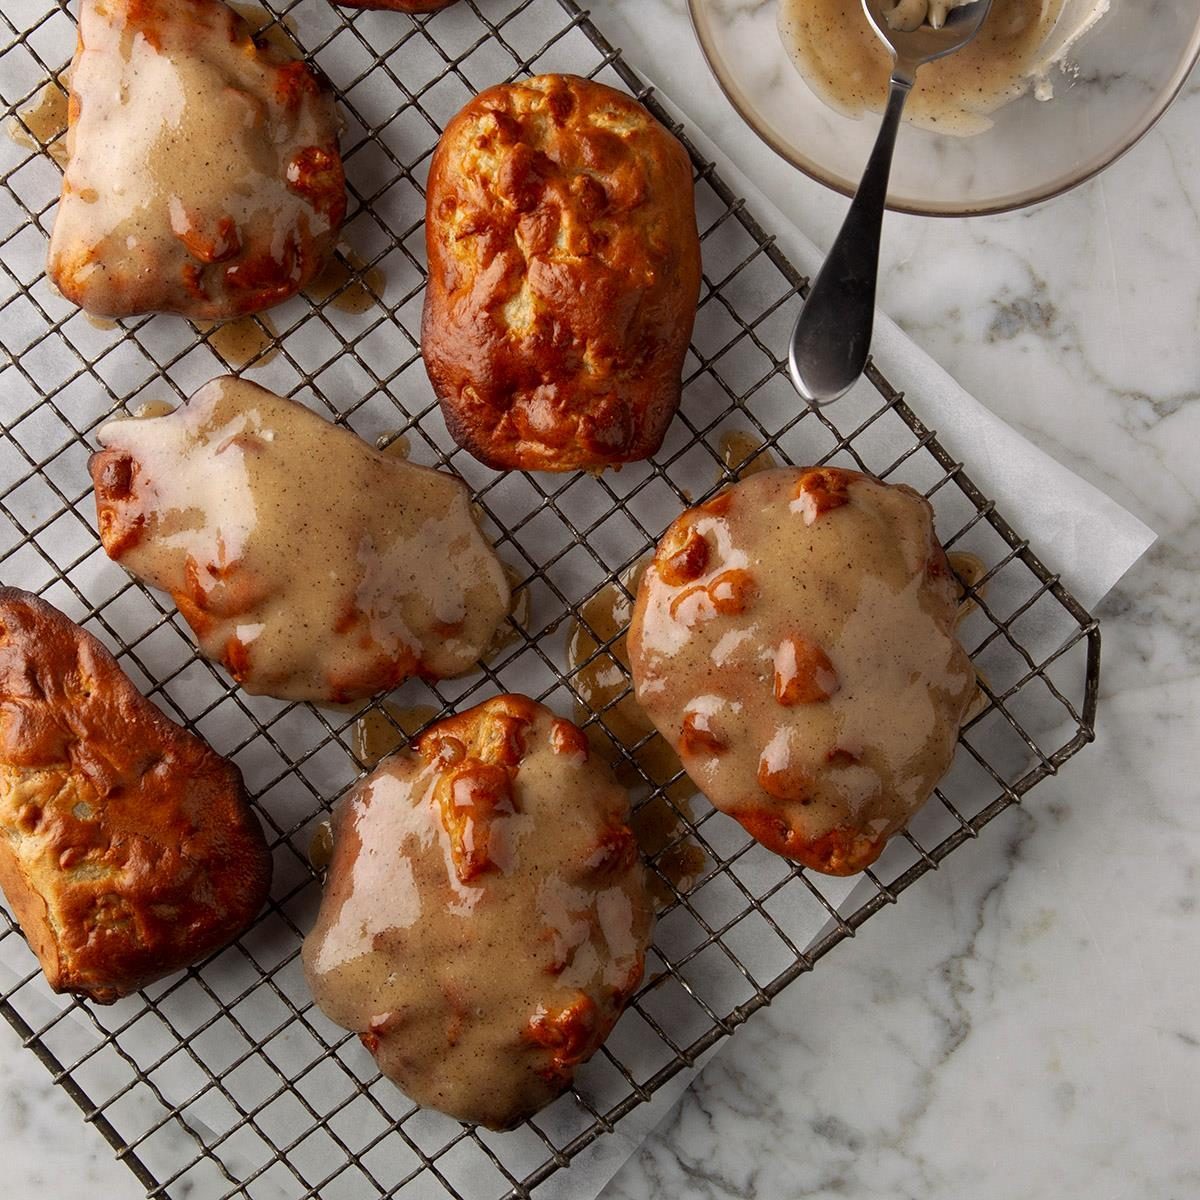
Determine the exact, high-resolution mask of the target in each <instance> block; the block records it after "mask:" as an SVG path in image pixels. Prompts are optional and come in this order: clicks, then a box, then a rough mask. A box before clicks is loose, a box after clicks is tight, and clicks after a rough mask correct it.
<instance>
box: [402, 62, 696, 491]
mask: <svg viewBox="0 0 1200 1200" xmlns="http://www.w3.org/2000/svg"><path fill="white" fill-rule="evenodd" d="M425 234H426V242H427V245H428V251H429V282H428V286H427V288H426V293H425V313H424V321H423V325H422V333H421V349H422V353H423V354H424V357H425V365H426V368H427V369H428V372H429V377H430V379H431V380H432V381H433V385H434V389H435V391H436V392H437V395H438V397H439V399H440V400H441V403H442V411H443V413H444V414H445V417H446V423H447V425H448V426H449V429H450V432H451V434H452V435H453V437H454V438H455V440H456V441H457V442H458V443H459V445H461V446H464V447H465V448H466V449H467V450H469V451H470V452H471V453H472V454H474V455H475V457H476V458H478V459H480V460H481V461H482V462H484V463H486V464H488V465H490V466H493V467H498V468H518V469H523V470H536V471H570V470H575V469H577V468H600V467H604V466H609V465H616V464H620V463H623V462H631V461H635V460H637V459H642V458H647V457H649V456H650V455H652V454H653V453H654V452H655V451H656V450H657V449H658V448H659V446H660V445H661V443H662V440H663V437H664V435H665V433H666V430H667V426H668V425H669V424H670V422H671V418H672V417H673V416H674V414H675V411H676V409H677V408H678V407H679V399H680V390H681V384H680V377H681V372H682V369H683V361H684V355H685V354H686V352H687V347H688V340H689V338H690V336H691V331H692V324H693V322H694V320H695V315H696V305H697V300H698V296H699V290H700V243H699V238H698V236H697V232H696V213H695V199H694V189H693V185H692V169H691V163H690V162H689V160H688V156H687V153H686V152H685V151H684V149H683V146H682V145H681V144H680V143H679V141H678V140H677V139H676V138H674V137H673V136H672V135H671V134H670V133H669V132H668V131H667V130H666V129H665V128H663V126H662V125H660V124H659V123H658V122H657V121H656V120H655V119H654V118H653V117H652V116H651V115H650V113H649V112H647V111H646V109H645V108H644V107H643V106H642V105H640V104H638V103H637V102H636V101H635V100H633V99H631V98H630V97H629V96H627V95H625V94H624V93H622V92H618V91H616V90H615V89H613V88H610V87H606V86H605V85H603V84H599V83H595V82H592V81H590V80H586V79H579V78H576V77H574V76H570V75H541V76H537V77H535V78H532V79H525V80H522V81H520V82H519V83H510V84H502V85H500V86H498V87H493V88H489V89H488V90H487V91H485V92H482V93H480V94H479V95H478V96H477V97H476V98H475V99H474V100H472V101H471V102H470V103H469V104H467V106H466V107H465V108H464V109H463V110H462V111H461V112H460V113H459V114H458V115H457V116H456V117H455V118H454V119H453V120H452V121H451V122H450V124H449V125H448V126H447V127H446V131H445V133H444V134H443V136H442V139H441V142H440V143H439V144H438V148H437V151H436V152H435V154H434V157H433V162H432V165H431V168H430V173H429V186H428V190H427V211H426V223H425Z"/></svg>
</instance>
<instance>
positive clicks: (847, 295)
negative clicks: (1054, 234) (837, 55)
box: [789, 70, 913, 404]
mask: <svg viewBox="0 0 1200 1200" xmlns="http://www.w3.org/2000/svg"><path fill="white" fill-rule="evenodd" d="M912 85H913V80H912V74H911V72H904V71H899V70H898V71H897V72H896V73H895V74H894V75H893V76H892V83H891V90H890V91H889V93H888V102H887V108H886V109H885V110H884V114H883V124H882V125H881V126H880V129H879V136H878V137H877V138H876V139H875V146H874V149H872V151H871V157H870V158H869V159H868V160H867V169H866V170H865V171H864V172H863V177H862V182H861V183H860V184H859V185H858V191H857V192H856V193H855V195H854V199H853V200H852V201H851V202H850V211H849V212H848V213H847V214H846V219H845V221H843V222H842V228H841V231H840V232H839V233H838V235H837V240H836V241H835V242H834V243H833V249H832V250H830V252H829V257H828V258H826V260H825V263H824V265H823V266H822V267H821V270H820V271H819V272H818V274H817V278H816V279H815V280H814V282H813V284H812V286H811V288H810V290H809V293H808V299H807V300H806V301H805V304H804V307H803V309H801V311H800V319H799V320H798V321H797V322H796V329H795V332H794V333H793V335H792V345H791V353H790V355H789V367H790V369H791V375H792V382H793V383H795V385H796V387H797V389H798V390H799V392H800V394H801V395H802V396H803V397H804V398H805V399H806V400H809V401H811V402H812V403H814V404H828V403H829V402H830V401H831V400H836V399H837V398H838V397H839V396H841V395H843V394H844V393H845V392H847V391H849V390H850V388H851V387H852V386H853V385H854V383H855V381H856V380H857V379H858V377H859V376H860V375H861V374H862V373H863V368H864V367H865V366H866V365H867V352H868V351H869V350H870V348H871V331H872V327H873V326H874V322H875V280H876V277H877V276H878V274H879V238H880V231H881V228H882V225H883V209H884V205H885V203H886V201H887V190H888V177H889V176H890V175H891V170H892V151H893V150H894V149H895V145H896V133H897V131H898V130H899V128H900V116H901V113H903V111H904V102H905V101H906V100H907V99H908V94H909V92H910V91H911V90H912Z"/></svg>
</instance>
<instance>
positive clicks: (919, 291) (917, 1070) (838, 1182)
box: [0, 0, 1200, 1200]
mask: <svg viewBox="0 0 1200 1200" xmlns="http://www.w3.org/2000/svg"><path fill="white" fill-rule="evenodd" d="M595 9H596V13H595V15H596V17H597V19H598V21H599V22H600V23H601V24H602V26H603V27H604V29H605V30H606V32H607V33H608V34H609V36H610V38H611V39H612V40H613V41H614V42H616V43H617V44H618V45H621V46H622V47H623V48H624V49H625V50H626V52H627V54H628V57H629V59H630V60H631V61H632V63H633V64H634V65H635V66H637V67H640V68H642V69H643V70H645V71H646V72H647V73H648V74H649V75H650V76H651V77H652V78H654V79H656V80H658V81H659V82H661V83H662V84H663V85H664V86H665V87H666V88H667V89H668V90H669V91H670V92H671V93H672V94H673V95H675V96H676V97H678V98H679V99H680V100H681V101H682V102H685V103H686V104H687V106H688V107H689V109H690V111H691V112H692V114H693V116H695V117H697V118H698V119H699V120H700V121H701V122H702V124H703V125H704V127H705V128H706V130H707V132H708V133H709V135H710V136H711V137H712V138H713V139H714V141H716V142H717V143H718V144H719V145H721V146H722V147H723V148H724V149H725V151H726V152H727V153H729V154H730V155H731V157H733V158H734V159H735V161H736V162H737V163H738V165H739V166H740V167H741V168H742V169H743V170H744V171H745V172H746V173H747V174H748V175H749V176H750V177H751V178H753V179H755V180H756V181H757V182H759V183H760V185H762V186H763V187H764V190H770V189H769V188H768V186H767V185H768V183H769V181H771V180H776V181H779V180H780V179H782V178H783V176H782V175H781V172H782V173H786V172H787V168H786V167H784V165H783V164H782V163H781V162H780V161H779V160H778V159H776V158H775V156H774V155H773V154H772V153H771V151H769V150H768V149H767V148H766V147H765V146H762V145H760V144H759V143H758V142H757V141H756V140H755V139H754V138H752V137H751V136H749V135H748V134H746V133H745V131H744V128H743V127H742V126H741V125H740V123H739V122H738V119H737V117H736V116H735V115H734V114H733V112H732V110H731V109H730V108H729V107H728V105H727V103H726V102H725V100H724V99H723V97H722V96H721V94H720V92H719V91H718V89H717V88H716V86H715V84H714V83H713V82H712V81H711V79H710V77H709V76H708V74H707V71H706V69H705V68H704V66H703V63H702V60H701V59H700V57H699V52H698V50H697V49H696V48H695V46H694V44H693V41H692V37H691V33H690V29H689V27H688V24H687V17H686V12H685V6H684V2H683V0H608V3H606V4H602V5H597V6H595ZM1197 128H1200V74H1198V75H1193V77H1192V79H1191V80H1190V81H1189V83H1188V85H1187V87H1186V88H1185V90H1184V93H1183V95H1182V96H1181V97H1180V98H1179V100H1178V101H1177V102H1176V104H1175V106H1174V107H1173V108H1172V110H1171V111H1170V112H1169V113H1168V114H1167V116H1166V117H1165V118H1164V120H1163V121H1162V122H1161V124H1160V125H1159V126H1158V127H1157V128H1156V129H1155V130H1154V131H1152V132H1151V133H1150V134H1149V136H1148V137H1147V138H1146V139H1145V140H1144V141H1143V142H1142V143H1141V144H1140V145H1139V146H1137V147H1136V148H1135V149H1134V150H1133V151H1131V152H1130V153H1129V154H1128V155H1127V156H1126V157H1125V158H1124V159H1123V160H1122V161H1120V162H1119V163H1117V164H1116V165H1115V166H1114V167H1112V168H1111V169H1110V170H1109V171H1107V172H1106V173H1105V174H1104V175H1102V176H1101V177H1100V178H1099V179H1097V180H1095V181H1093V182H1092V183H1090V184H1088V185H1085V186H1084V187H1082V188H1080V189H1078V190H1076V191H1074V192H1072V193H1070V194H1068V195H1066V196H1063V197H1061V198H1059V199H1058V200H1056V201H1054V202H1052V203H1050V204H1047V205H1043V206H1040V207H1038V208H1034V209H1030V210H1027V211H1024V212H1020V213H1015V214H1011V215H1008V216H1001V217H989V218H978V219H974V220H970V221H948V220H938V221H931V220H921V219H919V218H910V217H902V216H894V215H893V216H889V217H888V219H887V221H886V223H885V251H884V271H883V283H882V292H881V304H882V306H883V307H884V308H885V309H886V310H887V311H888V312H889V313H890V314H891V315H892V316H893V317H894V318H895V319H896V320H897V321H898V322H899V323H900V325H901V326H902V327H903V328H904V329H905V330H906V331H907V332H908V333H909V334H910V335H911V336H912V337H913V338H914V339H915V340H916V341H917V342H918V343H919V344H920V345H921V346H922V347H923V348H924V349H926V350H927V351H928V352H929V353H930V354H931V355H932V356H933V357H934V358H935V359H937V360H938V361H939V362H940V363H942V364H943V365H944V366H945V367H946V368H947V369H948V370H949V371H950V373H951V374H953V375H954V376H956V377H957V378H958V379H959V381H960V382H961V383H962V384H963V385H964V386H965V387H966V388H967V389H968V390H969V391H971V392H973V393H974V394H975V395H976V396H977V397H978V398H979V399H980V400H981V401H983V402H984V403H985V404H987V405H988V406H989V407H990V408H992V409H993V410H994V411H995V412H997V413H998V414H1000V415H1001V416H1002V417H1004V418H1005V419H1006V420H1007V421H1009V422H1010V423H1011V424H1013V425H1014V426H1016V427H1018V428H1019V429H1020V430H1021V431H1022V432H1023V433H1025V434H1026V435H1027V436H1028V437H1029V438H1030V439H1031V440H1032V441H1034V442H1036V443H1037V444H1038V445H1040V446H1041V447H1043V448H1044V449H1045V450H1047V451H1048V452H1049V453H1051V454H1052V455H1054V456H1055V457H1056V458H1058V459H1059V460H1060V461H1062V462H1064V463H1066V464H1067V465H1068V466H1070V467H1071V468H1073V469H1074V470H1075V471H1077V472H1078V473H1079V474H1081V475H1083V476H1084V477H1086V478H1087V479H1089V480H1090V481H1091V482H1093V483H1095V484H1096V485H1098V486H1099V487H1101V488H1103V489H1104V490H1105V491H1107V492H1108V493H1109V494H1110V495H1112V496H1113V497H1114V498H1115V499H1117V500H1118V501H1119V502H1120V503H1122V504H1123V505H1125V506H1126V507H1127V508H1129V509H1130V510H1132V511H1133V512H1135V513H1136V514H1137V515H1138V516H1140V517H1141V518H1142V519H1143V520H1144V521H1146V522H1147V523H1148V524H1149V525H1151V526H1152V527H1153V528H1154V529H1155V530H1156V531H1157V532H1158V534H1159V535H1160V540H1159V542H1158V544H1157V545H1156V547H1155V548H1154V549H1153V550H1152V551H1151V552H1150V554H1149V555H1148V556H1147V557H1146V558H1145V559H1144V560H1143V561H1142V562H1141V563H1140V564H1139V565H1138V567H1137V568H1135V570H1134V571H1133V572H1132V573H1131V574H1130V575H1129V576H1128V577H1127V578H1126V579H1125V580H1124V581H1123V583H1122V584H1121V585H1120V586H1119V587H1118V588H1117V589H1116V591H1114V592H1113V593H1112V594H1111V595H1110V596H1109V597H1108V599H1107V600H1105V601H1104V603H1103V604H1102V605H1101V606H1100V608H1099V610H1098V615H1099V616H1100V617H1101V619H1102V621H1103V630H1104V675H1103V688H1102V693H1103V695H1102V703H1101V709H1100V716H1099V736H1098V740H1097V743H1096V745H1095V746H1093V747H1091V748H1089V749H1088V750H1087V751H1086V752H1084V753H1083V754H1081V755H1080V756H1079V757H1078V758H1077V759H1075V760H1073V761H1072V762H1071V763H1070V764H1069V765H1068V766H1067V768H1066V769H1065V770H1064V771H1063V773H1062V775H1061V776H1060V777H1059V778H1057V779H1054V780H1051V781H1048V782H1047V783H1045V784H1043V785H1041V786H1039V787H1038V788H1037V789H1036V791H1035V792H1033V793H1032V795H1031V796H1030V797H1029V799H1028V801H1027V803H1026V804H1025V805H1024V806H1022V807H1021V808H1019V809H1015V810H1010V811H1009V812H1008V813H1006V814H1004V815H1003V816H1001V817H1000V818H998V819H997V820H996V821H995V822H994V823H993V824H992V825H991V826H989V827H988V829H987V830H986V831H985V833H984V835H983V836H982V837H981V838H980V840H979V841H978V842H977V843H975V844H974V845H971V846H969V847H965V848H964V849H962V850H961V851H959V852H958V853H956V854H954V855H952V856H951V857H950V858H949V859H948V860H947V862H946V863H945V864H944V865H943V867H942V868H941V869H940V870H939V871H937V872H936V873H933V874H931V875H929V876H927V877H926V878H925V879H923V880H922V881H921V882H919V883H918V884H917V885H916V886H915V887H914V888H913V889H912V890H911V891H909V892H908V893H906V894H905V896H904V897H903V899H902V901H901V903H899V904H898V905H897V906H896V907H895V908H894V909H891V910H889V911H888V912H886V913H885V914H883V915H881V916H880V917H878V918H877V919H875V920H872V921H870V922H869V923H868V924H867V925H866V926H865V927H864V929H863V930H862V931H861V932H860V934H859V935H858V937H856V938H855V939H854V940H853V941H849V942H846V943H844V944H843V945H842V946H841V947H839V948H838V950H837V951H836V952H835V953H834V954H832V955H831V956H830V957H829V958H828V959H827V960H825V961H823V962H822V964H821V967H820V969H819V970H817V971H815V972H814V973H813V974H812V975H811V976H809V977H807V978H805V979H803V980H802V981H800V982H799V983H797V984H796V985H795V986H794V987H793V988H791V989H790V990H789V991H787V992H786V993H785V994H784V995H783V997H782V998H781V999H780V1000H778V1001H777V1002H776V1003H775V1004H774V1005H773V1006H772V1007H771V1008H770V1009H768V1010H767V1011H766V1013H764V1014H761V1015H760V1016H759V1017H758V1018H756V1020H755V1021H754V1022H752V1023H751V1025H750V1026H749V1027H747V1028H746V1029H744V1030H742V1031H740V1032H739V1033H738V1035H737V1036H736V1037H735V1038H734V1039H732V1042H731V1043H730V1044H729V1045H728V1046H727V1047H726V1048H725V1050H724V1052H723V1053H722V1054H721V1055H720V1056H719V1057H718V1058H717V1059H716V1061H715V1062H714V1063H713V1064H712V1065H710V1066H709V1068H708V1069H707V1070H706V1071H705V1072H704V1074H703V1075H702V1076H701V1077H700V1079H699V1080H698V1081H697V1082H696V1083H695V1084H694V1085H693V1087H692V1088H691V1089H690V1090H689V1092H688V1093H687V1094H686V1095H685V1097H684V1098H683V1100H682V1101H681V1102H680V1103H679V1104H678V1105H677V1107H676V1108H675V1110H674V1111H673V1112H672V1113H671V1114H670V1116H669V1117H668V1118H667V1119H666V1120H665V1121H664V1122H663V1124H662V1125H661V1127H660V1128H659V1129H658V1131H657V1132H656V1133H655V1134H654V1135H653V1136H652V1137H651V1138H650V1139H649V1140H648V1141H647V1142H646V1144H645V1145H644V1146H643V1148H642V1149H641V1150H640V1151H639V1152H638V1153H637V1154H635V1156H634V1157H633V1158H632V1159H631V1160H630V1162H629V1163H628V1164H627V1165H626V1166H625V1167H624V1168H623V1169H622V1171H621V1172H620V1173H619V1174H618V1175H617V1177H616V1178H615V1179H614V1180H613V1182H612V1183H611V1184H610V1185H609V1187H608V1189H607V1190H606V1192H605V1193H604V1195H605V1197H606V1200H643V1198H649V1197H665V1196H670V1197H672V1198H674V1200H690V1198H693V1197H696V1198H699V1197H703V1198H704V1200H717V1198H721V1200H723V1198H726V1197H730V1198H732V1197H739V1198H742V1197H746V1198H750V1197H753V1198H756V1200H777V1198H780V1197H798V1196H805V1197H814V1198H825V1197H830V1198H832V1197H848V1198H850V1200H875V1198H879V1200H884V1198H887V1200H897V1198H899V1197H910V1196H911V1197H918V1196H919V1197H920V1198H921V1200H962V1198H963V1197H968V1196H969V1197H971V1200H992V1198H995V1200H1018V1198H1021V1197H1030V1198H1037V1200H1041V1198H1042V1197H1045V1196H1049V1195H1054V1196H1056V1197H1059V1198H1061V1200H1072V1198H1074V1197H1084V1196H1086V1197H1088V1198H1089V1200H1107V1198H1113V1200H1116V1198H1120V1200H1125V1198H1127V1197H1138V1198H1139V1200H1184V1198H1185V1197H1190V1196H1195V1195H1200V1139H1198V1138H1197V1136H1196V1129H1195V1122H1196V1113H1197V1111H1200V1009H1198V1008H1197V1006H1196V1003H1195V997H1196V996H1197V994H1200V952H1198V950H1200V912H1198V909H1197V903H1198V897H1200V803H1198V801H1200V782H1198V781H1200V740H1198V739H1197V737H1196V729H1197V723H1198V721H1200V596H1198V595H1197V590H1196V587H1195V583H1194V580H1195V578H1196V573H1197V572H1198V571H1200V520H1198V519H1197V518H1198V517H1200V471H1198V470H1197V466H1196V460H1197V449H1198V448H1200V141H1198V140H1197V138H1196V136H1195V131H1196V129H1197ZM786 184H787V188H788V194H789V196H790V197H791V207H792V211H793V213H794V214H796V215H797V219H798V221H799V223H801V225H802V227H803V228H804V230H805V232H807V233H808V234H809V235H810V236H812V237H813V238H814V239H816V240H817V241H818V242H820V243H822V244H828V242H829V241H830V240H831V239H832V236H833V233H834V232H835V230H836V227H837V224H838V222H839V220H840V218H841V214H842V212H843V211H844V206H845V201H844V200H842V199H840V198H839V197H837V196H834V195H832V194H830V193H827V192H825V191H823V190H822V189H821V188H820V187H819V186H818V185H816V184H814V183H812V182H810V181H809V180H807V179H805V178H802V177H800V176H799V175H795V174H792V175H791V177H790V178H788V179H786ZM16 1047H17V1043H16V1039H15V1038H14V1036H13V1034H12V1032H11V1031H10V1030H9V1029H8V1027H7V1026H6V1025H0V1059H2V1061H3V1063H4V1067H5V1070H4V1078H3V1079H2V1080H0V1128H2V1129H4V1130H5V1132H6V1137H5V1149H6V1154H5V1159H6V1161H5V1188H4V1191H5V1195H6V1196H10V1197H13V1200H24V1198H25V1197H43V1196H66V1195H71V1196H76V1195H84V1194H86V1193H87V1192H89V1191H92V1190H96V1189H100V1188H103V1189H104V1191H105V1194H107V1195H109V1196H111V1197H115V1198H120V1197H130V1198H132V1197H134V1196H137V1195H139V1194H140V1188H139V1187H138V1186H137V1184H136V1182H135V1181H134V1179H133V1177H132V1176H131V1175H129V1174H128V1172H127V1171H126V1170H125V1168H124V1167H121V1166H119V1165H118V1164H116V1163H115V1162H114V1161H113V1160H112V1158H111V1155H110V1152H109V1150H108V1147H107V1146H106V1145H105V1144H104V1142H103V1141H102V1139H101V1138H100V1136H99V1135H98V1134H97V1133H96V1132H95V1131H94V1130H93V1129H91V1128H89V1127H85V1126H84V1125H83V1124H82V1123H81V1121H80V1119H79V1115H78V1113H77V1111H76V1110H75V1108H74V1106H73V1105H72V1104H71V1102H70V1101H69V1100H68V1099H67V1097H66V1096H65V1095H63V1094H62V1093H61V1092H60V1091H59V1090H58V1089H56V1088H54V1087H53V1086H52V1085H51V1083H50V1082H49V1080H48V1077H47V1076H46V1074H45V1072H44V1071H43V1069H42V1067H41V1066H40V1064H38V1063H37V1061H36V1060H35V1059H34V1058H33V1056H32V1055H29V1054H23V1053H19V1052H18V1051H17V1048H16ZM67 1181H70V1184H69V1185H68V1184H67Z"/></svg>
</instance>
